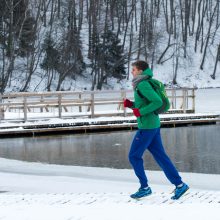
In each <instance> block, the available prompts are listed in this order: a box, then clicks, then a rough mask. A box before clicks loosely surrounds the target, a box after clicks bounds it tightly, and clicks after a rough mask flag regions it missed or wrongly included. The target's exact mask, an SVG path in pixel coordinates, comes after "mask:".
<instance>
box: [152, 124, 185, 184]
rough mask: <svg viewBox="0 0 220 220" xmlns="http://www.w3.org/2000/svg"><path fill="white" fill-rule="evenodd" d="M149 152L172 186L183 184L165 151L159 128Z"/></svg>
mask: <svg viewBox="0 0 220 220" xmlns="http://www.w3.org/2000/svg"><path fill="white" fill-rule="evenodd" d="M148 150H149V151H150V152H151V154H152V155H153V157H154V159H155V160H156V162H157V163H158V164H159V166H160V167H161V168H162V169H163V171H164V173H165V175H166V177H167V178H168V180H169V181H170V182H171V183H172V184H174V185H175V186H179V185H180V184H182V183H183V182H182V180H181V177H180V175H179V173H178V171H177V169H176V168H175V166H174V165H173V163H172V161H171V160H170V158H169V157H168V156H167V154H166V152H165V150H164V147H163V144H162V140H161V135H160V128H158V131H157V133H156V135H155V136H154V139H153V140H152V142H151V144H150V145H149V147H148Z"/></svg>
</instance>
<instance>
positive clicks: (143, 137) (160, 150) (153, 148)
mask: <svg viewBox="0 0 220 220" xmlns="http://www.w3.org/2000/svg"><path fill="white" fill-rule="evenodd" d="M146 149H148V150H149V151H150V152H151V154H152V155H153V157H154V159H155V160H156V162H157V163H158V165H159V166H160V167H161V168H162V170H163V171H164V173H165V175H166V177H167V178H168V180H169V181H170V182H171V183H172V184H174V185H175V186H177V185H179V184H181V183H182V180H181V177H180V175H179V173H178V171H177V169H176V168H175V166H174V165H173V163H172V162H171V160H170V158H169V157H168V156H167V154H166V152H165V150H164V147H163V144H162V140H161V135H160V128H154V129H139V130H138V131H137V132H136V135H135V136H134V139H133V141H132V144H131V149H130V152H129V161H130V163H131V165H132V167H133V169H134V172H135V174H136V176H137V177H138V179H139V181H140V184H141V188H144V187H146V186H148V180H147V176H146V174H145V171H144V164H143V159H142V156H143V154H144V151H145V150H146Z"/></svg>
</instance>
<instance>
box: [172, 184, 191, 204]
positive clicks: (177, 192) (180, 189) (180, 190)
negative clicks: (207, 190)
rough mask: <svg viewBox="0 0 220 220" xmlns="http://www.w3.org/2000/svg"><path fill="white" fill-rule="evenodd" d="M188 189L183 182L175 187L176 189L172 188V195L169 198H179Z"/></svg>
mask: <svg viewBox="0 0 220 220" xmlns="http://www.w3.org/2000/svg"><path fill="white" fill-rule="evenodd" d="M188 189H189V186H187V185H186V184H185V183H183V185H182V186H180V187H176V189H175V190H174V196H172V197H171V199H173V200H177V199H179V198H180V197H181V196H182V195H183V194H184V193H185V192H186V191H187V190H188Z"/></svg>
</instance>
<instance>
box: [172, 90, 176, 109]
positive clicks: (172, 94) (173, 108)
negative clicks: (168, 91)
mask: <svg viewBox="0 0 220 220" xmlns="http://www.w3.org/2000/svg"><path fill="white" fill-rule="evenodd" d="M171 103H172V108H173V109H175V107H174V89H172V101H171Z"/></svg>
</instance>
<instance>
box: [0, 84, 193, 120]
mask: <svg viewBox="0 0 220 220" xmlns="http://www.w3.org/2000/svg"><path fill="white" fill-rule="evenodd" d="M166 91H167V95H168V97H169V99H170V103H171V108H170V110H169V112H168V113H193V112H195V89H194V88H175V89H166ZM124 98H129V99H133V90H111V91H110V90H101V91H56V92H20V93H8V94H3V95H0V119H1V120H4V119H8V120H10V119H19V120H23V121H25V122H26V121H28V120H29V119H35V118H38V119H40V118H54V117H59V118H65V117H85V116H86V117H91V118H94V117H100V116H125V117H126V116H127V115H131V114H132V112H131V111H130V110H129V109H126V108H124V107H123V99H124Z"/></svg>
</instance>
